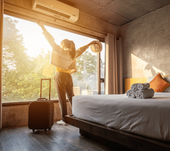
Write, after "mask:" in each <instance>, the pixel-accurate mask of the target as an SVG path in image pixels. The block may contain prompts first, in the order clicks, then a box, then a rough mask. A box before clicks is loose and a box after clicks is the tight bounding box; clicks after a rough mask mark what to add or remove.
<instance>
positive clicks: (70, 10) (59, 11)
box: [32, 0, 79, 23]
mask: <svg viewBox="0 0 170 151" xmlns="http://www.w3.org/2000/svg"><path fill="white" fill-rule="evenodd" d="M32 1H33V3H32V9H33V10H34V11H38V12H40V13H44V14H46V15H50V16H52V17H55V18H59V19H62V20H64V21H68V22H72V23H75V22H76V21H77V20H78V18H79V9H77V8H75V7H72V6H70V5H67V4H65V3H62V2H60V1H57V0H32Z"/></svg>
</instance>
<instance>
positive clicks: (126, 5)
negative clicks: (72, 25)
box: [58, 0, 170, 26]
mask: <svg viewBox="0 0 170 151" xmlns="http://www.w3.org/2000/svg"><path fill="white" fill-rule="evenodd" d="M58 1H61V2H63V3H66V4H68V5H71V6H73V7H76V8H78V9H79V10H80V11H81V12H84V13H87V14H90V15H92V16H95V17H97V18H100V19H102V20H104V21H106V22H109V23H111V24H113V25H116V26H121V25H124V24H126V23H128V22H130V21H133V20H135V19H137V18H139V17H141V16H143V15H146V14H148V13H150V12H153V11H155V10H157V9H159V8H161V7H164V6H166V5H168V4H170V0H58Z"/></svg>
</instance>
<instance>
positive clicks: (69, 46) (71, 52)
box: [61, 39, 76, 59]
mask: <svg viewBox="0 0 170 151" xmlns="http://www.w3.org/2000/svg"><path fill="white" fill-rule="evenodd" d="M61 43H63V44H64V47H65V48H67V49H69V55H70V56H71V58H72V59H74V57H75V53H76V52H75V51H76V50H75V49H76V48H75V44H74V42H73V41H71V40H68V39H64V40H62V41H61Z"/></svg>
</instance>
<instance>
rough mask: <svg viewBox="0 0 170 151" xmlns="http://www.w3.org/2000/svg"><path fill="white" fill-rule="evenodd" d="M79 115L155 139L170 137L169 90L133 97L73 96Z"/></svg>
mask: <svg viewBox="0 0 170 151" xmlns="http://www.w3.org/2000/svg"><path fill="white" fill-rule="evenodd" d="M72 113H73V115H74V116H75V117H76V118H80V119H83V120H87V121H90V122H94V123H98V124H101V125H104V126H107V127H110V128H114V129H118V130H121V131H126V132H130V133H134V134H138V135H142V136H146V137H150V138H154V139H159V140H164V141H170V93H161V92H157V93H155V94H154V97H153V98H149V99H134V98H133V99H132V98H128V97H127V96H126V95H125V94H118V95H79V96H74V97H73V102H72Z"/></svg>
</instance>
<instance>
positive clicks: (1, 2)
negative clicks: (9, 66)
mask: <svg viewBox="0 0 170 151" xmlns="http://www.w3.org/2000/svg"><path fill="white" fill-rule="evenodd" d="M3 9H4V0H0V128H2V42H3V37H2V36H3V11H4V10H3Z"/></svg>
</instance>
